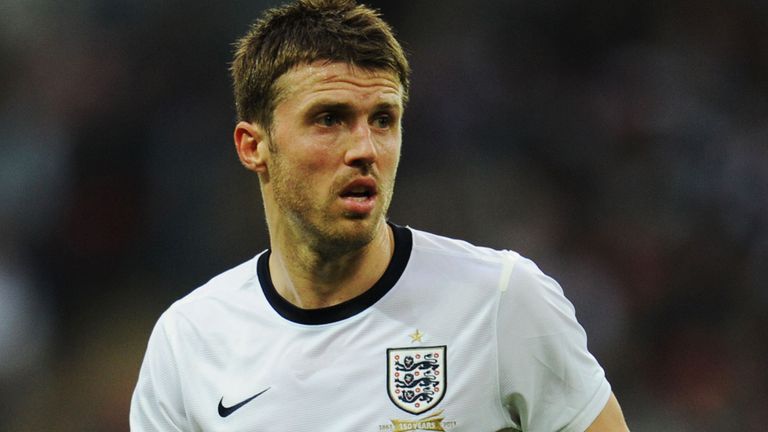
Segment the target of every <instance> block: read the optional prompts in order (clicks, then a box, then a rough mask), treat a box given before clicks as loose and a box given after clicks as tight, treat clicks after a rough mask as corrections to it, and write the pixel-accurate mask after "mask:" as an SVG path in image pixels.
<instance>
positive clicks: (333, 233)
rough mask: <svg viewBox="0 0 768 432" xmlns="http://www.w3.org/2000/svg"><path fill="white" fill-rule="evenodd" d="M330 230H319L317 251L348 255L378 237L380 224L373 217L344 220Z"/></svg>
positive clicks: (330, 227)
mask: <svg viewBox="0 0 768 432" xmlns="http://www.w3.org/2000/svg"><path fill="white" fill-rule="evenodd" d="M327 228H328V229H320V230H318V231H319V232H318V235H317V236H316V242H317V244H316V246H317V249H320V250H323V249H325V250H326V251H327V252H328V253H346V252H352V251H354V250H357V249H360V248H362V247H364V246H366V245H367V244H368V243H370V242H371V241H372V240H373V239H374V237H376V230H377V228H378V223H377V221H376V219H374V218H372V217H370V216H369V217H364V218H344V220H343V221H342V222H337V223H335V224H333V226H327Z"/></svg>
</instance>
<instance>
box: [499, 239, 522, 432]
mask: <svg viewBox="0 0 768 432" xmlns="http://www.w3.org/2000/svg"><path fill="white" fill-rule="evenodd" d="M502 253H511V252H510V251H503V252H502ZM515 255H517V254H515ZM517 256H518V257H519V255H517ZM501 259H502V261H505V262H506V261H507V259H510V260H512V258H508V257H506V256H502V257H501ZM516 263H517V260H516V259H514V260H512V263H511V265H510V266H509V270H507V265H503V266H502V269H501V272H500V275H499V290H498V291H497V293H496V311H495V315H494V326H493V331H494V339H495V341H496V346H495V355H496V377H495V379H496V392H497V394H498V398H497V401H498V405H497V406H498V408H499V411H500V412H501V417H502V418H504V419H505V420H506V421H507V422H508V423H511V424H507V425H505V426H508V427H516V425H515V424H514V422H513V421H512V420H511V414H510V413H509V411H508V410H507V409H506V407H505V404H504V394H502V391H501V360H500V358H499V357H500V355H499V353H500V352H501V350H500V349H499V313H500V310H501V300H502V296H504V295H505V294H506V293H507V290H508V288H509V282H510V281H511V279H512V270H514V267H515V264H516ZM504 279H506V285H507V287H506V288H503V289H502V287H501V285H502V283H503V282H504Z"/></svg>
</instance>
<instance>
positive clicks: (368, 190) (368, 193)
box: [340, 178, 376, 201]
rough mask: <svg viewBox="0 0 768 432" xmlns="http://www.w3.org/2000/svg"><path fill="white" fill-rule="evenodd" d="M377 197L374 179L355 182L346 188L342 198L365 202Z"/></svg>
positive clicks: (342, 192)
mask: <svg viewBox="0 0 768 432" xmlns="http://www.w3.org/2000/svg"><path fill="white" fill-rule="evenodd" d="M375 195H376V182H375V181H374V180H373V179H367V178H366V179H359V180H355V181H353V182H352V183H350V184H349V185H347V187H345V188H344V189H343V190H342V191H341V194H340V196H341V197H342V198H346V199H354V200H358V201H364V200H367V199H370V198H372V197H374V196H375Z"/></svg>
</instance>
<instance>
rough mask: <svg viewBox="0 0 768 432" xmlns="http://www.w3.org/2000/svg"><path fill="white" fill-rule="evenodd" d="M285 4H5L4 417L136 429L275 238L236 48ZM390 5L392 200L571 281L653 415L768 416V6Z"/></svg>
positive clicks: (758, 426) (0, 86)
mask: <svg viewBox="0 0 768 432" xmlns="http://www.w3.org/2000/svg"><path fill="white" fill-rule="evenodd" d="M273 4H275V2H267V1H263V0H254V1H244V0H236V1H231V2H216V3H211V2H188V1H187V2H185V1H180V0H168V1H163V2H149V1H146V2H142V1H128V0H75V1H71V2H54V1H52V0H7V1H5V2H3V4H2V5H1V6H0V430H3V431H9V432H17V431H38V430H39V431H43V430H45V431H48V430H56V431H65V432H67V431H73V432H74V431H110V432H115V431H118V432H119V431H127V430H128V423H127V416H128V404H129V399H130V395H131V392H132V390H133V386H134V384H135V381H136V377H137V373H138V368H139V365H140V362H141V358H142V356H143V353H144V349H145V346H146V342H147V338H148V336H149V332H150V331H151V328H152V325H153V324H154V322H155V320H156V319H157V317H158V315H159V314H160V313H161V312H162V311H163V310H164V309H165V308H166V307H168V305H169V304H170V303H171V302H172V301H173V300H174V299H176V298H179V297H181V296H183V295H184V294H185V293H187V292H189V291H190V290H192V289H194V288H195V287H197V286H199V285H201V284H202V283H204V282H205V281H207V280H208V279H209V278H210V277H212V276H214V275H215V274H218V273H220V272H221V271H223V270H225V269H227V268H230V267H232V266H234V265H236V264H238V263H240V262H242V261H245V260H247V259H249V258H251V257H252V256H254V255H255V254H257V253H258V252H260V251H261V250H263V249H264V248H266V247H268V242H267V232H266V227H265V223H264V221H263V211H262V208H261V202H260V197H259V189H258V180H257V178H256V177H255V175H253V174H252V173H249V172H248V171H246V170H245V169H243V168H242V167H241V166H240V165H239V162H238V160H237V157H236V153H235V150H234V145H233V143H232V130H233V125H234V109H233V103H232V97H231V91H230V81H229V77H228V71H227V68H228V62H229V61H230V58H231V49H232V47H231V44H232V42H234V40H235V39H236V38H237V37H238V36H240V35H241V34H243V33H244V32H245V30H246V29H247V26H248V24H249V23H250V22H251V20H252V19H253V18H254V17H256V16H257V15H258V13H259V12H260V11H261V10H263V9H264V8H265V7H266V6H270V5H273ZM370 4H372V5H374V6H376V7H379V8H381V10H382V12H383V14H384V17H385V19H387V20H388V21H389V22H390V23H391V24H392V25H393V26H394V28H395V30H396V31H397V33H398V35H399V37H400V39H401V40H402V42H403V44H404V46H405V47H406V49H407V51H408V52H409V53H410V59H411V62H412V67H413V70H414V73H413V76H412V90H411V100H410V102H409V105H408V107H407V109H406V116H405V123H404V145H403V159H402V162H401V165H400V171H399V177H398V184H397V187H396V191H395V198H394V201H393V205H392V209H391V212H390V218H391V220H392V221H394V222H396V223H400V224H407V225H410V226H412V227H414V228H419V229H425V230H429V231H433V232H436V233H438V234H443V235H447V236H452V237H458V238H463V239H466V240H469V241H471V242H473V243H475V244H479V245H486V246H492V247H495V248H505V249H513V250H516V251H518V252H520V253H521V254H523V255H525V256H528V257H530V258H532V259H534V260H535V261H536V262H537V263H538V264H539V266H540V267H541V268H542V269H543V270H544V271H545V272H546V273H548V274H550V275H552V276H553V277H555V278H556V279H557V280H558V281H559V282H560V283H561V285H562V286H563V288H564V291H565V293H566V295H567V296H568V297H569V298H570V299H571V300H572V302H573V303H574V304H575V306H576V310H577V317H578V318H579V320H580V321H581V322H582V324H583V325H584V327H585V328H586V330H587V332H588V335H589V345H590V349H591V351H592V352H593V353H594V354H595V356H596V357H597V358H598V359H599V360H600V361H601V363H602V364H603V365H604V367H605V369H606V373H607V375H608V378H609V380H610V381H611V383H612V384H613V387H614V392H615V393H616V394H617V396H618V398H619V400H620V401H621V403H622V406H623V409H624V411H625V416H626V418H627V421H628V423H629V425H630V427H631V428H632V430H633V431H639V432H643V431H654V432H656V431H673V432H676V431H686V432H687V431H696V432H708V431H713V432H714V431H723V430H728V431H730V430H733V431H756V432H757V431H764V430H765V427H766V426H765V425H766V424H768V410H766V407H768V367H767V366H768V3H766V2H765V1H762V0H731V1H726V0H697V1H693V0H667V1H650V2H649V1H641V0H622V1H616V0H592V1H577V0H554V1H545V2H539V1H532V0H510V1H502V0H495V1H482V2H465V1H459V0H451V1H447V0H441V1H427V0H420V1H384V0H381V1H375V2H371V3H370ZM446 312H447V313H448V312H449V311H446ZM297 409H300V408H299V407H297Z"/></svg>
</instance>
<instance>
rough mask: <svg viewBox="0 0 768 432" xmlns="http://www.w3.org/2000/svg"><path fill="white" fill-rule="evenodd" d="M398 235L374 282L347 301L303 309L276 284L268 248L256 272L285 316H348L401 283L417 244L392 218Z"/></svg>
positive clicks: (324, 319)
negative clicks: (293, 302) (270, 266)
mask: <svg viewBox="0 0 768 432" xmlns="http://www.w3.org/2000/svg"><path fill="white" fill-rule="evenodd" d="M389 226H390V227H392V233H393V234H394V239H395V251H394V253H393V254H392V259H391V260H390V261H389V265H388V266H387V269H386V270H385V271H384V274H383V275H381V278H379V280H378V281H376V283H375V284H373V286H372V287H371V288H370V289H369V290H367V291H365V292H364V293H362V294H360V295H359V296H357V297H354V298H352V299H349V300H347V301H345V302H343V303H339V304H337V305H334V306H329V307H325V308H320V309H302V308H300V307H297V306H295V305H293V304H292V303H290V302H289V301H288V300H286V299H284V298H283V297H282V296H281V295H280V294H278V292H277V290H276V289H275V286H274V285H272V276H271V275H270V273H269V255H270V252H271V251H270V250H269V249H267V250H266V251H265V252H264V253H263V254H261V256H260V257H259V259H258V263H257V266H256V272H257V274H258V277H259V284H260V285H261V289H262V290H263V291H264V296H265V297H266V298H267V301H268V302H269V304H270V305H271V306H272V308H273V309H275V311H276V312H277V313H278V314H280V315H281V316H282V317H283V318H285V319H287V320H289V321H293V322H296V323H299V324H314V325H317V324H328V323H332V322H336V321H341V320H343V319H347V318H349V317H351V316H354V315H357V314H358V313H360V312H362V311H364V310H366V309H368V308H369V307H371V306H373V304H374V303H376V302H377V301H379V299H381V298H382V297H384V295H385V294H386V293H388V292H389V290H390V289H392V287H393V286H394V285H395V283H397V281H398V280H399V279H400V276H401V275H402V274H403V271H404V270H405V266H406V265H407V264H408V260H409V259H410V257H411V249H412V247H413V236H412V233H411V230H409V229H408V228H405V227H402V226H399V225H395V224H393V223H391V222H389Z"/></svg>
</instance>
